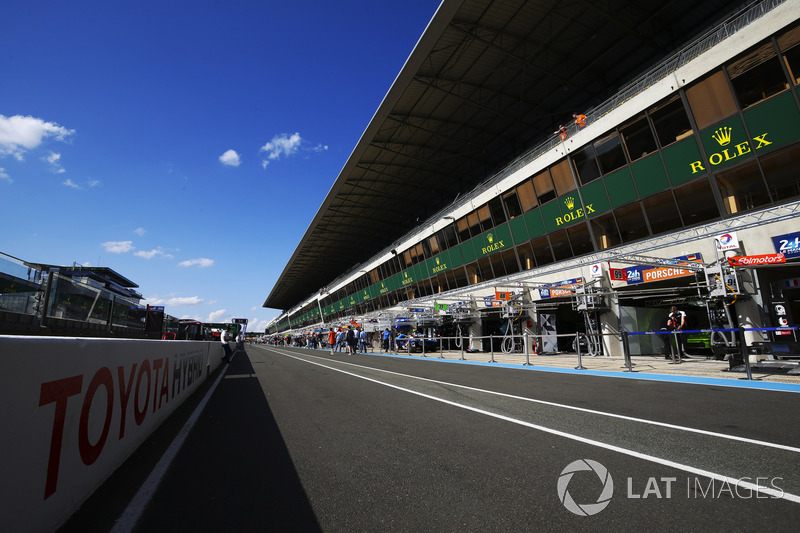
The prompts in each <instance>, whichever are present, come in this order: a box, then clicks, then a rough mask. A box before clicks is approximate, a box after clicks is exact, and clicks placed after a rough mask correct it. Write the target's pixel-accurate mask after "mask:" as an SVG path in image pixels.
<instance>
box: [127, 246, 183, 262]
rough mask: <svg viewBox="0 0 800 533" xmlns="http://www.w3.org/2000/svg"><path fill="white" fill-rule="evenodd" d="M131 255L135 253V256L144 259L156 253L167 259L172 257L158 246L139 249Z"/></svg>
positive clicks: (152, 256) (150, 257)
mask: <svg viewBox="0 0 800 533" xmlns="http://www.w3.org/2000/svg"><path fill="white" fill-rule="evenodd" d="M133 255H135V256H136V257H142V258H144V259H152V258H154V257H155V256H157V255H163V256H164V257H166V258H167V259H172V258H173V256H172V255H171V254H168V253H166V252H164V250H162V249H161V248H160V247H159V248H155V249H153V250H149V251H146V250H139V251H138V252H133Z"/></svg>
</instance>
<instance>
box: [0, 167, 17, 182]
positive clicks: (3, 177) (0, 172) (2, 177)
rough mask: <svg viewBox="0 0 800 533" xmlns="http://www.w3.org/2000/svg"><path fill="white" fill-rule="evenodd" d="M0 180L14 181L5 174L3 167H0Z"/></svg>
mask: <svg viewBox="0 0 800 533" xmlns="http://www.w3.org/2000/svg"><path fill="white" fill-rule="evenodd" d="M0 180H2V181H7V182H8V183H14V180H12V179H11V177H10V176H9V175H8V174H6V169H4V168H3V167H0Z"/></svg>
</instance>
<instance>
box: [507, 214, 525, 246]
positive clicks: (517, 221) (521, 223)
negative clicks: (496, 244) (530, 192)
mask: <svg viewBox="0 0 800 533" xmlns="http://www.w3.org/2000/svg"><path fill="white" fill-rule="evenodd" d="M508 227H509V229H511V236H512V237H514V242H525V241H527V240H528V239H530V236H529V235H528V228H527V226H525V217H514V218H512V219H511V220H510V221H509V222H508Z"/></svg>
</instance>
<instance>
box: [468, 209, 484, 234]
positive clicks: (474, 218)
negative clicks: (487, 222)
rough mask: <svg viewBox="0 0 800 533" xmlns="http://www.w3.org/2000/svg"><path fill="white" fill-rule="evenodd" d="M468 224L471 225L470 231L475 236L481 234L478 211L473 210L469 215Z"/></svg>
mask: <svg viewBox="0 0 800 533" xmlns="http://www.w3.org/2000/svg"><path fill="white" fill-rule="evenodd" d="M467 224H468V225H469V233H470V235H472V236H473V237H475V236H478V235H480V234H481V223H480V219H479V218H478V211H477V210H476V211H473V212H472V213H469V214H468V215H467Z"/></svg>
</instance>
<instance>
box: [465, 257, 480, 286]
mask: <svg viewBox="0 0 800 533" xmlns="http://www.w3.org/2000/svg"><path fill="white" fill-rule="evenodd" d="M481 281H483V278H482V277H481V271H480V268H478V263H477V262H475V263H470V264H468V265H467V283H469V284H470V285H475V284H476V283H480V282H481Z"/></svg>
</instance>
